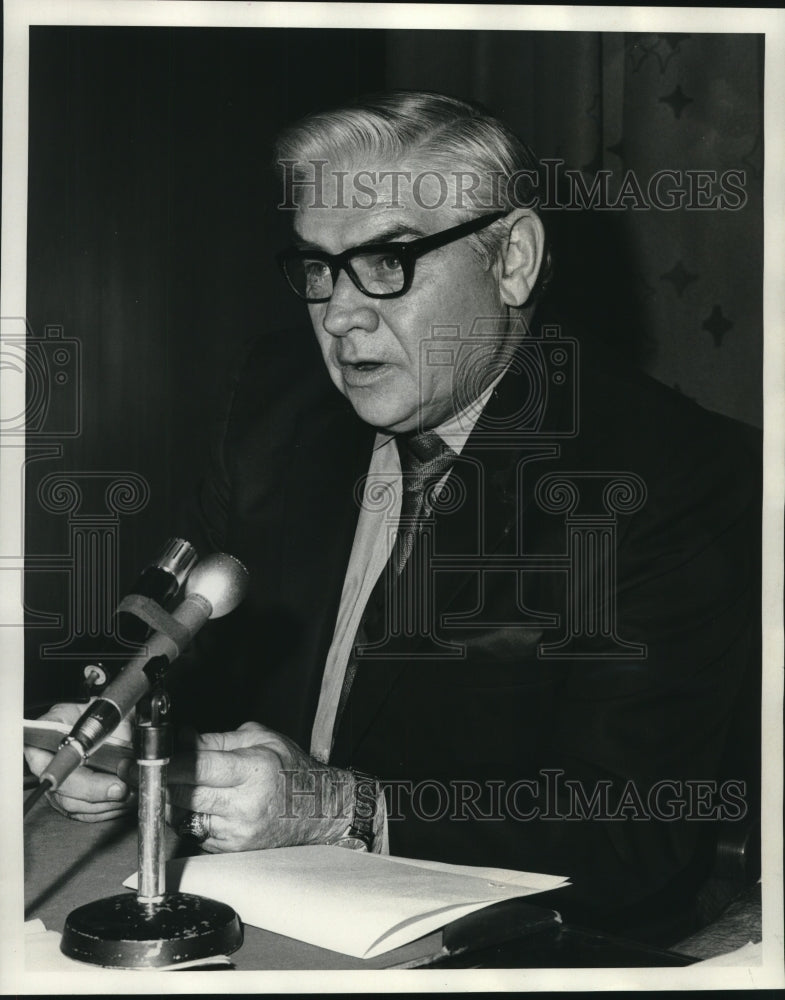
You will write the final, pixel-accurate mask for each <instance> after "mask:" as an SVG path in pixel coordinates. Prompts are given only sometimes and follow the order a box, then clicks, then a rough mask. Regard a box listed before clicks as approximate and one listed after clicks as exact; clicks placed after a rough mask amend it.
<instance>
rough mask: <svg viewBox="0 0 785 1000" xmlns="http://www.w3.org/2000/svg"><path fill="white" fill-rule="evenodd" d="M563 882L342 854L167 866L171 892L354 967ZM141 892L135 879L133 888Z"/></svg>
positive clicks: (298, 850) (286, 853) (300, 853)
mask: <svg viewBox="0 0 785 1000" xmlns="http://www.w3.org/2000/svg"><path fill="white" fill-rule="evenodd" d="M566 882H567V879H566V878H565V877H563V876H560V875H538V874H534V873H531V872H516V871H509V870H507V869H500V868H472V867H467V866H464V865H449V864H441V863H440V862H435V861H420V860H413V859H409V858H397V857H390V856H386V855H385V856H382V855H377V854H365V853H363V852H359V851H351V850H345V849H342V848H340V847H324V846H312V847H281V848H277V849H274V850H267V851H246V852H243V853H238V854H213V855H200V856H198V857H193V858H180V859H177V860H174V861H170V862H169V863H168V865H167V867H166V888H167V891H169V892H174V891H180V892H192V893H196V894H197V895H201V896H208V897H210V898H212V899H218V900H220V901H221V902H224V903H228V904H229V905H230V906H232V907H234V909H235V910H236V911H237V912H238V914H239V915H240V918H241V920H243V921H244V922H245V923H247V924H251V925H253V926H255V927H262V928H264V929H266V930H269V931H273V932H275V933H276V934H284V935H286V936H287V937H291V938H295V939H296V940H299V941H305V942H307V943H309V944H313V945H316V946H317V947H321V948H329V949H331V950H333V951H339V952H342V953H343V954H345V955H353V956H354V957H356V958H374V957H376V956H377V955H382V954H384V953H385V952H387V951H391V950H392V949H393V948H398V947H400V946H401V945H404V944H407V943H408V942H409V941H413V940H415V938H419V937H422V936H423V935H424V934H429V933H431V932H432V931H434V930H437V929H438V928H440V927H443V926H444V925H445V924H448V923H450V922H451V921H453V920H457V919H458V918H459V917H463V916H466V915H467V914H469V913H473V912H474V911H475V910H479V909H482V908H483V907H485V906H490V905H491V904H493V903H497V902H499V901H501V900H504V899H513V898H515V897H520V896H528V895H532V894H534V893H537V892H545V891H547V890H549V889H556V888H559V887H560V886H562V885H564V884H565V883H566ZM123 884H124V885H126V886H131V887H135V886H136V876H135V875H134V876H132V877H131V878H130V879H126V881H125V882H124V883H123Z"/></svg>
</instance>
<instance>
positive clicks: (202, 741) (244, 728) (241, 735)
mask: <svg viewBox="0 0 785 1000" xmlns="http://www.w3.org/2000/svg"><path fill="white" fill-rule="evenodd" d="M274 738H275V739H277V740H278V741H280V736H278V734H277V733H274V732H273V731H272V729H267V728H266V727H265V726H260V725H259V723H258V722H244V723H243V724H242V725H241V726H240V727H239V728H238V729H233V730H232V731H231V732H229V733H202V735H201V736H199V737H197V739H196V741H195V743H194V749H196V750H239V749H241V748H243V747H254V746H266V745H267V744H268V743H271V742H272V741H273V739H274Z"/></svg>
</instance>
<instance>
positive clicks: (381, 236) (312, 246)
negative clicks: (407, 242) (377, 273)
mask: <svg viewBox="0 0 785 1000" xmlns="http://www.w3.org/2000/svg"><path fill="white" fill-rule="evenodd" d="M294 235H295V240H294V245H295V246H296V247H297V249H298V250H318V251H319V252H321V253H327V251H326V250H325V249H324V247H320V246H319V244H318V243H312V242H311V241H310V240H303V239H300V238H298V236H297V233H296V232H295V234H294ZM427 235H428V234H427V233H425V232H423V230H422V229H420V228H419V227H418V226H413V225H412V224H411V223H410V222H395V223H392V224H391V225H389V226H386V227H385V228H384V229H382V230H380V232H378V233H376V234H375V235H373V236H371V237H370V239H367V240H363V241H362V242H361V243H355V244H354V246H353V247H350V249H352V250H354V249H358V250H359V249H361V248H362V247H368V246H373V245H374V244H375V243H390V242H392V241H393V240H397V239H398V238H399V237H401V236H414V237H415V238H419V237H421V236H427Z"/></svg>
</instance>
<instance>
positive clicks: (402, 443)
mask: <svg viewBox="0 0 785 1000" xmlns="http://www.w3.org/2000/svg"><path fill="white" fill-rule="evenodd" d="M395 443H396V445H397V446H398V455H399V457H400V460H401V486H402V490H401V513H400V516H399V518H398V532H397V534H396V536H395V543H394V544H393V547H392V551H391V552H390V557H389V559H388V561H387V565H386V566H385V567H384V569H383V570H382V572H381V574H380V575H379V579H378V580H377V581H376V583H375V585H374V588H373V590H372V591H371V594H370V596H369V598H368V603H367V604H366V605H365V610H364V611H363V614H362V618H361V619H360V624H359V625H358V627H357V633H356V635H355V637H354V644H353V646H352V652H351V654H350V656H349V662H348V663H347V664H346V673H345V675H344V679H343V687H342V688H341V696H340V699H339V701H338V710H337V713H336V716H335V725H334V727H333V737H334V735H335V733H336V732H337V730H338V724H339V722H340V720H341V716H342V715H343V710H344V708H345V706H346V702H347V700H348V698H349V692H350V691H351V689H352V684H353V683H354V677H355V674H356V673H357V664H358V657H357V649H358V647H360V646H363V645H365V644H366V643H367V642H368V641H369V635H378V633H379V632H380V627H381V628H383V627H384V623H385V621H386V605H387V601H388V595H389V588H390V587H392V586H394V585H395V582H396V580H397V578H398V577H399V576H400V575H401V573H402V572H403V569H404V567H405V566H406V563H407V562H408V560H409V557H410V555H411V553H412V549H413V548H414V543H415V540H416V538H417V535H418V533H419V531H420V529H421V528H422V524H423V522H424V521H425V520H426V518H428V517H430V515H431V513H432V511H433V490H434V488H435V487H436V486H437V484H438V483H439V481H440V480H441V478H442V476H444V474H445V472H447V470H448V469H449V468H450V466H451V465H452V464H453V462H454V461H455V458H456V454H455V452H454V451H453V450H452V448H450V447H449V446H448V445H446V444H445V443H444V441H443V440H442V439H441V438H440V437H439V435H438V434H437V433H436V432H435V431H426V432H425V433H423V434H417V435H411V436H407V437H397V438H396V439H395Z"/></svg>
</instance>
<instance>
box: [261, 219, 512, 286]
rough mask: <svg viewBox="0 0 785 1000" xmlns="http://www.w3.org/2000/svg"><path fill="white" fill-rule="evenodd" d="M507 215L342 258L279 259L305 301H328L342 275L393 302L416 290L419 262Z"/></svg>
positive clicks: (291, 255)
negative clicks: (419, 258) (416, 266)
mask: <svg viewBox="0 0 785 1000" xmlns="http://www.w3.org/2000/svg"><path fill="white" fill-rule="evenodd" d="M503 215H506V212H493V213H491V214H490V215H481V216H479V217H478V218H476V219H470V220H469V221H468V222H462V223H461V224H460V225H458V226H453V227H452V228H451V229H444V230H442V232H440V233H433V235H431V236H423V237H422V238H421V239H418V240H411V241H410V242H408V243H366V244H365V245H364V246H361V247H353V248H351V249H349V250H344V251H343V253H338V254H330V253H324V252H323V251H321V250H301V249H299V248H298V247H291V248H290V249H288V250H282V251H281V252H280V253H279V254H277V256H276V260H277V261H278V265H279V267H280V268H281V270H282V271H283V274H284V277H285V278H286V280H287V281H288V282H289V285H290V287H291V288H292V291H293V292H294V293H295V294H296V295H299V297H300V298H301V299H305V301H306V302H327V301H328V300H329V299H330V296H331V295H332V294H333V289H334V288H335V283H336V281H337V280H338V274H339V272H340V271H341V270H343V271H346V273H347V274H348V275H349V277H350V278H351V280H352V282H353V283H354V285H355V286H356V287H357V288H358V289H359V290H360V291H361V292H362V293H363V294H364V295H368V296H369V297H370V298H372V299H394V298H395V297H396V296H398V295H404V294H405V293H406V292H408V291H409V289H410V288H411V285H412V280H413V278H414V264H415V262H416V260H417V258H418V257H422V256H423V254H426V253H430V252H431V250H438V248H439V247H444V246H447V244H448V243H454V242H455V240H460V239H462V238H463V237H464V236H470V235H471V234H472V233H477V232H479V231H480V230H481V229H485V228H486V227H487V226H490V225H491V224H492V223H493V222H496V221H497V220H498V219H501V218H502V216H503Z"/></svg>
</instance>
